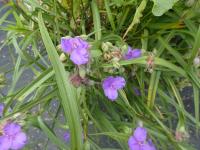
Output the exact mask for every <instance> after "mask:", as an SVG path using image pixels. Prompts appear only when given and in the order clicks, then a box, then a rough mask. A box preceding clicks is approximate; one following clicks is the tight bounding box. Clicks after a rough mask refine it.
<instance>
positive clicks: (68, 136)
mask: <svg viewBox="0 0 200 150" xmlns="http://www.w3.org/2000/svg"><path fill="white" fill-rule="evenodd" d="M63 138H64V140H65V141H66V142H69V140H70V133H69V131H67V132H65V133H64V136H63Z"/></svg>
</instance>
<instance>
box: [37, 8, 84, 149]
mask: <svg viewBox="0 0 200 150" xmlns="http://www.w3.org/2000/svg"><path fill="white" fill-rule="evenodd" d="M38 24H39V29H40V33H41V35H42V40H43V42H44V45H45V47H46V50H47V53H48V56H49V59H50V61H51V64H52V66H53V69H54V71H55V76H56V82H57V86H58V90H59V94H60V98H61V103H62V107H63V109H64V113H65V117H66V119H67V121H68V124H69V129H70V137H71V141H70V142H71V149H72V150H79V149H82V145H83V143H82V127H81V122H80V115H79V110H78V104H77V99H76V89H75V88H74V87H73V85H72V84H70V81H69V72H67V71H65V68H64V65H63V64H62V63H61V62H60V60H59V55H58V53H57V50H56V48H55V46H54V45H53V43H52V40H51V38H50V36H49V33H48V31H47V28H46V27H45V25H44V21H43V18H42V14H41V12H39V14H38Z"/></svg>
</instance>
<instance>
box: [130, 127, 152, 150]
mask: <svg viewBox="0 0 200 150" xmlns="http://www.w3.org/2000/svg"><path fill="white" fill-rule="evenodd" d="M128 145H129V149H130V150H156V148H155V146H154V145H153V143H152V141H151V140H147V130H146V129H145V128H143V127H137V128H136V129H135V131H134V133H133V135H132V136H131V137H130V138H129V140H128Z"/></svg>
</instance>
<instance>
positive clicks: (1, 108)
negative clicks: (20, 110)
mask: <svg viewBox="0 0 200 150" xmlns="http://www.w3.org/2000/svg"><path fill="white" fill-rule="evenodd" d="M4 107H5V105H4V104H3V103H0V117H2V115H3V110H4Z"/></svg>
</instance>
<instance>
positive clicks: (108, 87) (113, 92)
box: [102, 76, 126, 101]
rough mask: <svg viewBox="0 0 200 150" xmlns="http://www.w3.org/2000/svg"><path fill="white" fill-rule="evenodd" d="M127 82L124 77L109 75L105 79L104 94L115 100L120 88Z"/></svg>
mask: <svg viewBox="0 0 200 150" xmlns="http://www.w3.org/2000/svg"><path fill="white" fill-rule="evenodd" d="M125 84H126V81H125V79H124V78H123V77H112V76H110V77H107V78H106V79H104V80H103V84H102V86H103V90H104V94H105V95H106V96H107V97H108V98H109V99H110V100H111V101H114V100H115V99H116V98H117V97H118V90H119V89H122V88H123V87H124V86H125Z"/></svg>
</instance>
